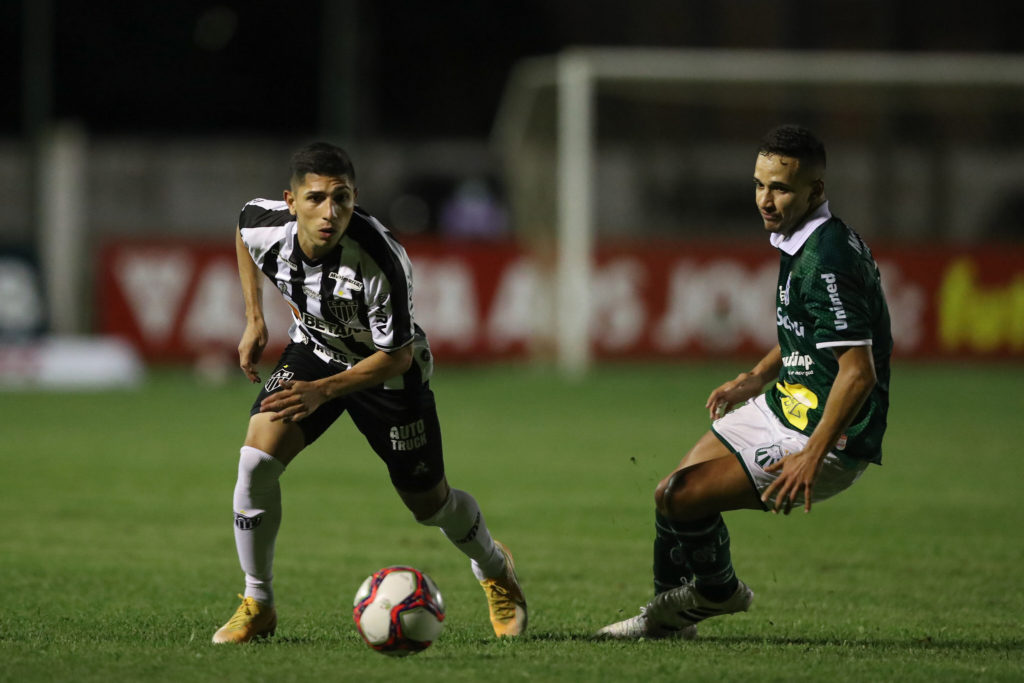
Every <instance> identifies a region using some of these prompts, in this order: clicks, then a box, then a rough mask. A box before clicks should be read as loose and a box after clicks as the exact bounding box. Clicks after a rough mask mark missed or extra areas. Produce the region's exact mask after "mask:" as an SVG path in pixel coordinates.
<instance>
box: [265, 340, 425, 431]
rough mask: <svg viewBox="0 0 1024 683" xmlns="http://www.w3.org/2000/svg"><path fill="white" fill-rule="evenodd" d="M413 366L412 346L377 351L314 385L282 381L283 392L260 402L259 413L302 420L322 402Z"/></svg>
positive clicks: (274, 417)
mask: <svg viewBox="0 0 1024 683" xmlns="http://www.w3.org/2000/svg"><path fill="white" fill-rule="evenodd" d="M411 365H412V344H411V343H409V344H407V345H405V346H403V347H402V348H400V349H398V350H396V351H377V352H375V353H373V354H372V355H370V356H367V357H366V358H364V359H363V360H361V361H359V362H358V363H356V364H355V365H353V366H352V367H351V368H349V369H348V370H344V371H342V372H339V373H338V374H336V375H331V376H330V377H324V378H323V379H318V380H316V381H313V382H295V381H287V380H286V381H283V382H281V386H282V387H283V391H278V392H275V393H273V394H271V395H270V396H268V397H267V398H265V399H263V403H261V404H260V411H262V412H265V413H267V412H272V413H276V414H275V415H274V416H273V418H271V419H272V420H275V421H276V420H286V421H291V420H301V419H302V418H304V417H306V416H307V415H309V414H310V413H312V412H313V411H314V410H316V409H317V408H319V407H320V406H321V405H323V404H324V403H325V402H327V401H329V400H331V399H334V398H338V397H339V396H344V395H345V394H351V393H352V392H355V391H359V390H361V389H368V388H370V387H375V386H379V385H381V384H383V383H384V382H386V381H387V380H389V379H391V378H392V377H397V376H398V375H401V374H404V373H405V372H406V371H407V370H408V369H409V367H410V366H411Z"/></svg>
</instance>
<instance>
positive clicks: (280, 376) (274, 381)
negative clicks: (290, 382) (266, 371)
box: [263, 370, 295, 391]
mask: <svg viewBox="0 0 1024 683" xmlns="http://www.w3.org/2000/svg"><path fill="white" fill-rule="evenodd" d="M294 376H295V373H294V372H292V371H291V370H278V371H277V372H275V373H274V374H273V375H271V376H270V378H269V379H268V380H267V383H266V384H264V385H263V388H264V389H266V390H267V391H275V390H276V389H277V388H278V387H280V386H281V382H282V381H283V380H286V379H291V378H292V377H294Z"/></svg>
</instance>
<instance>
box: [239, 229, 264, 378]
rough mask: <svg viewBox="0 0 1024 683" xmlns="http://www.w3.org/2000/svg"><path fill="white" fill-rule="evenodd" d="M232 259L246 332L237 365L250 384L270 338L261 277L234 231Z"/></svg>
mask: <svg viewBox="0 0 1024 683" xmlns="http://www.w3.org/2000/svg"><path fill="white" fill-rule="evenodd" d="M235 257H236V260H237V261H238V278H239V280H240V281H241V283H242V299H243V300H244V301H245V331H244V332H242V339H241V341H239V342H238V365H239V367H241V368H242V372H244V373H245V376H246V377H248V378H249V381H250V382H259V381H260V375H259V372H258V371H257V369H256V364H257V363H258V362H259V360H260V356H262V355H263V349H265V348H266V347H267V341H268V340H269V338H270V335H269V334H268V332H267V323H266V321H265V320H264V319H263V277H262V275H263V274H262V273H261V272H260V269H259V268H257V267H256V262H255V261H253V260H252V256H251V255H250V254H249V249H248V248H247V247H246V246H245V242H243V241H242V231H241V230H239V229H238V228H235Z"/></svg>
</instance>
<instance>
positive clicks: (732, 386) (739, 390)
mask: <svg viewBox="0 0 1024 683" xmlns="http://www.w3.org/2000/svg"><path fill="white" fill-rule="evenodd" d="M781 370H782V350H781V349H780V348H779V345H778V344H776V345H775V347H774V348H773V349H772V350H771V351H769V352H768V353H767V354H765V356H764V358H762V359H761V360H759V361H758V362H757V365H755V366H754V367H753V368H752V369H751V370H750V371H749V372H741V373H740V374H739V375H737V376H736V379H733V380H730V381H728V382H726V383H725V384H723V385H722V386H720V387H718V388H717V389H715V390H714V391H712V392H711V395H710V396H708V400H707V402H706V403H705V404H704V407H705V408H707V409H708V414H709V415H710V416H711V419H712V420H714V419H715V418H718V417H721V416H722V415H725V414H726V413H727V412H729V410H730V409H731V408H732V407H733V406H734V405H737V404H739V403H743V402H744V401H746V400H747V399H749V398H753V397H754V396H757V395H758V394H760V393H761V391H762V390H763V389H764V385H765V384H768V383H769V382H772V381H774V380H775V379H777V378H778V376H779V371H781Z"/></svg>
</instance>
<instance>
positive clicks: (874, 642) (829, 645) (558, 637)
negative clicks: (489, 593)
mask: <svg viewBox="0 0 1024 683" xmlns="http://www.w3.org/2000/svg"><path fill="white" fill-rule="evenodd" d="M525 640H530V641H536V642H551V643H574V642H575V643H587V642H592V643H614V644H619V645H621V644H623V643H628V642H629V641H624V640H614V639H610V638H600V637H598V636H595V635H592V634H588V633H569V632H565V631H548V632H534V633H529V634H527V635H526V637H525ZM637 642H640V641H637ZM643 642H647V641H643ZM651 642H654V641H651ZM666 642H679V643H680V644H681V645H683V646H708V645H711V646H723V647H729V648H734V647H743V648H749V647H752V646H753V647H771V648H779V649H784V648H793V647H798V648H803V649H817V648H822V649H844V650H855V649H863V650H889V651H907V652H909V651H918V650H934V651H949V652H974V653H980V654H985V653H998V652H1007V653H1009V652H1014V653H1019V652H1021V650H1022V648H1024V639H1022V638H1002V639H991V640H966V639H946V638H932V637H930V636H925V637H921V638H893V639H883V638H834V637H832V638H829V637H822V638H808V637H797V638H787V637H784V636H773V635H765V636H705V635H701V636H699V637H698V638H697V639H696V640H693V641H671V640H670V641H666Z"/></svg>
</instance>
